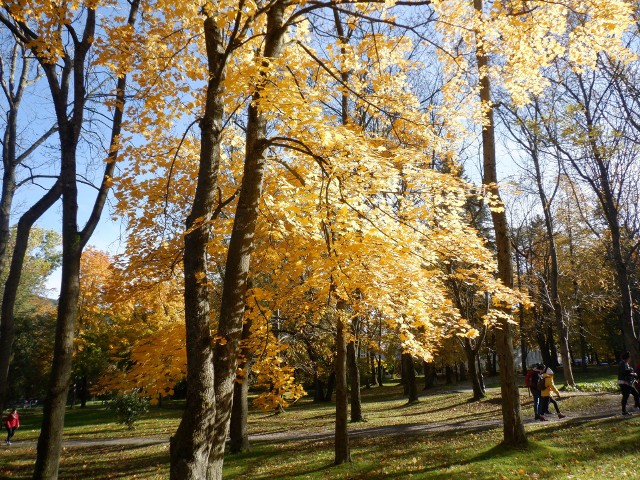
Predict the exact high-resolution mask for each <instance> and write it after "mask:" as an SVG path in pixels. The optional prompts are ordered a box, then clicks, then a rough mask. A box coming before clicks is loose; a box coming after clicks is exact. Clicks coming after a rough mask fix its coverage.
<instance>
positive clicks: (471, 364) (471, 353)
mask: <svg viewBox="0 0 640 480" xmlns="http://www.w3.org/2000/svg"><path fill="white" fill-rule="evenodd" d="M463 349H464V353H465V355H466V356H467V369H468V370H469V377H470V378H471V388H472V390H473V397H472V398H471V400H472V401H474V402H475V401H478V400H480V399H482V398H484V397H485V389H484V385H483V384H482V382H481V376H482V372H480V371H478V365H477V360H478V358H479V355H478V350H479V348H474V347H473V345H472V344H471V339H469V338H465V339H464V343H463Z"/></svg>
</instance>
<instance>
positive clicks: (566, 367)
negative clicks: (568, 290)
mask: <svg viewBox="0 0 640 480" xmlns="http://www.w3.org/2000/svg"><path fill="white" fill-rule="evenodd" d="M533 142H534V144H533V145H531V152H530V153H531V159H532V160H533V165H534V167H535V175H536V185H537V186H538V196H539V197H540V202H541V203H542V210H543V212H544V224H545V229H546V234H547V244H548V246H549V257H550V258H551V269H550V271H549V283H550V284H551V292H550V293H551V308H552V309H553V316H554V319H555V322H556V327H557V329H558V337H559V338H558V341H559V343H560V355H561V357H562V370H563V373H564V383H565V385H572V386H573V385H575V380H574V379H573V371H572V369H571V362H570V359H569V328H568V326H567V322H565V319H564V315H563V314H562V302H561V301H560V288H559V282H560V270H559V268H558V253H557V249H556V241H555V237H554V228H553V218H552V213H551V202H550V201H549V199H548V198H547V194H546V192H545V191H544V185H543V183H542V172H541V170H540V159H539V158H538V149H537V146H536V144H535V140H533Z"/></svg>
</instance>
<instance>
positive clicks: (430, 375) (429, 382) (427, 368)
mask: <svg viewBox="0 0 640 480" xmlns="http://www.w3.org/2000/svg"><path fill="white" fill-rule="evenodd" d="M422 368H423V371H424V389H425V390H428V389H429V388H432V387H433V386H434V385H435V383H436V378H437V377H436V366H435V364H434V363H433V362H426V361H423V362H422Z"/></svg>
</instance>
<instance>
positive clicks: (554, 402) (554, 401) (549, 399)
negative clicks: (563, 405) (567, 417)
mask: <svg viewBox="0 0 640 480" xmlns="http://www.w3.org/2000/svg"><path fill="white" fill-rule="evenodd" d="M546 398H548V401H547V409H546V410H545V411H544V412H542V413H543V414H547V413H548V414H549V415H551V412H550V411H549V404H550V403H551V404H553V408H555V409H556V413H560V407H558V402H556V399H555V398H553V397H546Z"/></svg>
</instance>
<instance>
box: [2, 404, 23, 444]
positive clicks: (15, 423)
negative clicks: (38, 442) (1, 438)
mask: <svg viewBox="0 0 640 480" xmlns="http://www.w3.org/2000/svg"><path fill="white" fill-rule="evenodd" d="M4 425H5V426H6V427H7V430H8V433H7V440H6V441H5V442H4V443H6V444H7V445H11V437H13V434H14V433H15V432H16V430H17V429H18V428H20V417H19V416H18V410H16V409H15V408H14V409H13V410H11V413H10V414H9V416H7V418H5V419H4Z"/></svg>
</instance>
